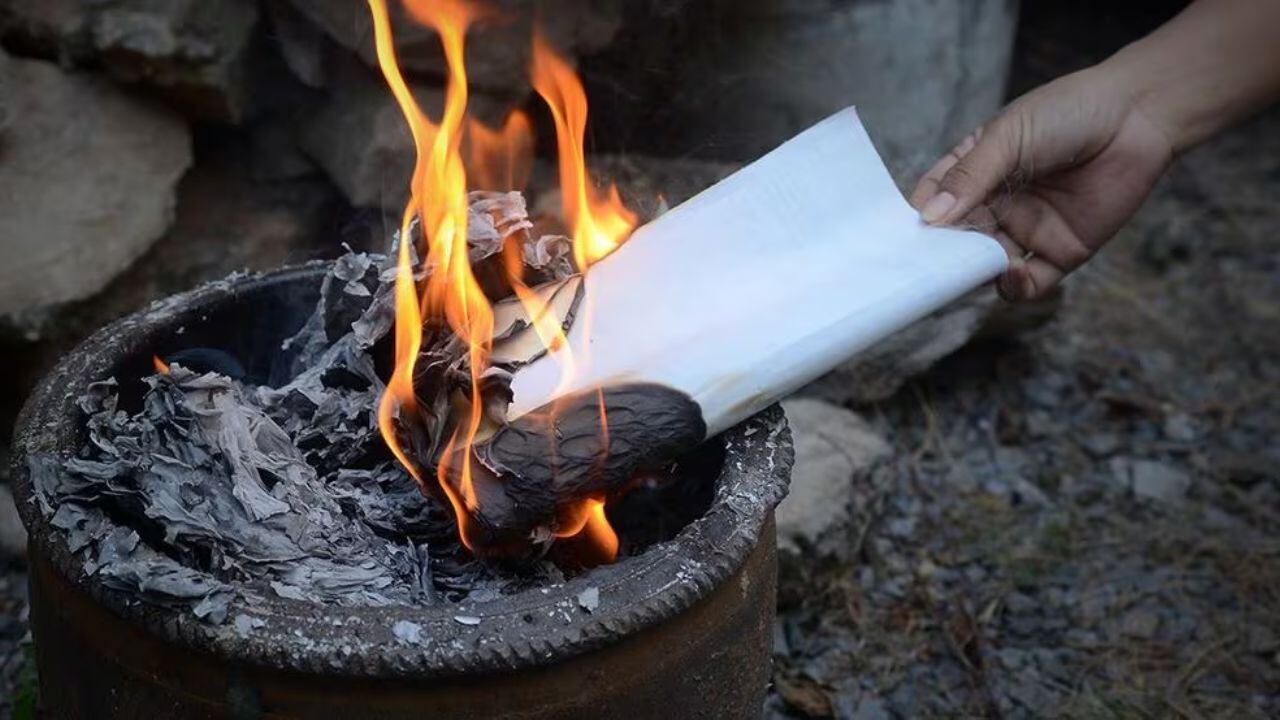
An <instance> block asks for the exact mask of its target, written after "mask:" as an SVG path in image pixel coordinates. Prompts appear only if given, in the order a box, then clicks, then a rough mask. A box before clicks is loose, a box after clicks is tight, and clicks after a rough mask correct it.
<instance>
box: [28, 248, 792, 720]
mask: <svg viewBox="0 0 1280 720" xmlns="http://www.w3.org/2000/svg"><path fill="white" fill-rule="evenodd" d="M323 272H324V268H323V266H310V267H306V268H295V269H291V270H285V271H280V272H277V273H272V274H268V275H265V276H250V277H241V278H238V279H235V280H232V281H224V282H222V283H215V284H214V285H211V286H206V287H204V288H200V289H198V290H195V291H192V292H191V293H187V294H185V295H181V296H176V297H174V298H170V299H168V300H166V301H162V302H161V303H158V304H156V305H154V306H153V307H152V308H150V309H149V310H147V311H144V312H143V313H139V314H138V315H135V316H132V317H130V318H125V319H124V320H121V321H119V322H117V323H115V324H113V325H112V326H109V327H108V328H105V329H104V330H103V331H101V332H99V333H98V334H96V335H95V336H93V337H92V338H90V339H89V340H87V341H86V342H85V343H84V344H83V345H82V346H81V347H80V348H78V349H77V350H76V351H74V352H73V353H71V354H70V355H68V356H67V357H66V358H65V359H64V360H63V361H62V362H61V363H60V364H59V365H58V367H57V368H55V369H54V370H53V372H51V374H50V375H49V377H48V378H46V379H45V380H44V381H43V382H42V383H41V385H40V386H39V387H38V388H37V391H36V392H35V393H34V394H33V395H32V398H31V399H30V401H29V402H28V405H27V407H26V408H25V409H24V411H23V415H22V417H21V418H20V423H19V430H18V432H17V436H16V438H15V443H14V446H15V457H14V462H15V466H14V470H15V472H14V477H15V478H16V483H15V490H16V496H17V499H18V505H19V507H20V510H21V512H22V515H23V519H24V522H25V523H26V525H27V528H28V530H29V532H30V535H31V542H30V552H31V555H32V568H33V571H32V592H33V602H32V611H31V614H32V625H33V631H34V633H35V637H36V648H37V655H38V660H39V665H40V671H41V685H42V694H43V697H44V702H45V704H46V707H47V708H48V710H49V711H50V713H51V716H53V717H71V718H77V717H143V716H159V717H226V716H232V717H258V716H262V715H264V714H266V715H272V716H280V717H289V716H302V717H305V716H314V717H348V716H350V717H356V716H358V717H388V718H391V717H408V716H410V715H412V716H413V717H424V716H434V717H475V718H479V717H513V718H558V717H584V716H594V717H663V718H680V717H690V718H696V717H717V718H722V717H728V718H732V717H753V716H756V715H758V714H759V711H760V706H761V701H762V698H763V695H764V690H765V685H766V682H767V678H768V663H769V648H770V645H771V636H772V635H771V626H772V618H773V613H774V603H773V595H774V586H775V581H776V563H775V558H774V539H773V523H772V516H773V508H774V506H775V505H776V504H777V502H778V501H779V500H780V499H781V497H782V495H783V494H785V492H786V483H787V479H788V477H789V473H790V467H791V462H792V450H791V442H790V435H789V432H788V431H787V429H786V425H785V420H784V418H783V416H782V413H781V410H780V409H779V408H777V407H774V408H771V409H770V410H768V411H766V412H764V413H761V415H759V416H757V417H755V418H752V419H751V420H748V421H747V422H744V423H742V424H741V425H739V426H738V427H736V428H734V429H732V430H730V431H729V432H727V433H725V434H724V435H723V436H722V438H721V439H720V440H721V441H722V442H723V443H724V445H725V454H724V458H725V459H724V462H723V465H722V468H721V472H720V475H719V477H718V479H717V484H716V494H715V499H714V500H713V502H712V505H711V507H710V508H709V509H708V510H707V512H706V513H705V514H704V515H703V516H702V517H701V518H699V519H697V520H695V521H694V522H693V523H691V524H690V525H689V526H687V527H686V528H685V529H684V530H682V531H681V532H680V534H679V535H678V536H677V537H676V538H675V539H674V540H672V541H669V542H666V543H663V544H661V545H658V546H655V547H653V548H650V549H649V550H647V551H645V552H643V553H641V554H640V555H638V556H635V557H631V558H627V559H625V560H623V561H621V562H619V563H617V564H614V565H610V566H606V567H601V568H597V569H595V570H593V571H591V572H589V573H586V574H584V575H582V576H580V577H577V578H574V579H573V580H571V581H568V582H566V583H563V584H559V585H556V586H553V587H548V588H542V589H538V590H532V591H527V592H523V593H519V594H516V595H512V596H508V597H503V598H501V599H499V600H494V601H490V602H484V603H472V602H464V603H459V604H439V605H431V606H421V607H407V606H400V607H384V608H354V609H353V608H332V607H323V606H318V605H314V604H310V603H305V602H297V601H290V600H285V599H280V598H267V599H264V600H263V601H262V602H260V603H256V604H255V605H254V606H252V607H244V608H237V609H233V611H232V615H233V617H235V616H236V614H237V613H241V614H245V615H248V616H249V617H250V618H251V619H252V620H253V621H254V622H253V624H252V627H249V625H248V624H247V623H245V624H242V625H241V627H240V629H237V628H236V623H234V622H229V623H225V624H223V625H212V624H208V623H205V622H202V621H200V620H198V619H197V618H195V617H194V616H193V615H192V614H191V613H190V612H187V611H180V610H177V609H173V608H163V607H155V606H149V605H145V604H142V603H139V602H138V601H137V599H136V598H135V597H133V596H131V595H129V594H127V593H121V592H118V591H114V590H111V589H108V588H106V587H103V586H102V585H101V584H100V583H98V582H96V581H95V578H94V577H93V576H92V575H88V574H86V573H85V569H84V563H83V559H82V558H79V557H77V556H76V555H74V554H72V553H70V552H69V551H68V549H67V547H66V543H65V539H64V538H63V537H62V534H61V532H60V531H58V530H56V529H54V528H51V527H50V526H49V524H48V522H47V519H46V518H45V516H44V515H43V514H42V513H41V511H40V509H39V508H38V507H37V504H36V503H34V502H31V498H32V494H31V487H30V482H29V478H28V477H27V472H26V467H25V457H26V455H27V454H28V453H32V452H36V451H42V452H54V453H63V454H64V455H69V454H71V453H73V452H75V451H76V450H77V449H78V448H79V447H80V445H81V444H82V443H83V427H82V426H83V421H82V419H81V418H80V417H79V415H78V412H77V411H76V410H75V407H74V399H75V397H76V395H77V394H78V393H79V391H80V389H81V388H83V387H84V386H85V385H86V384H87V383H88V382H90V381H93V380H98V379H103V378H106V377H108V376H111V375H116V376H118V377H130V376H137V375H140V374H141V373H142V371H143V369H145V367H146V365H147V363H149V362H150V354H151V352H152V351H153V350H154V349H155V348H156V347H158V346H163V344H164V343H165V341H166V339H171V338H172V337H173V336H174V333H176V332H177V329H178V328H180V327H181V328H184V335H183V337H186V338H193V339H192V340H191V342H197V343H201V344H205V345H210V346H215V347H218V346H222V347H229V349H233V350H241V351H242V352H239V353H238V354H239V356H240V357H244V358H247V359H248V363H247V365H248V367H249V370H250V372H251V373H254V372H257V373H259V375H262V374H264V373H266V372H268V369H267V366H268V365H269V360H268V359H264V358H254V357H253V356H252V349H253V347H255V346H261V345H262V343H263V338H271V339H278V338H281V337H285V336H286V335H287V334H288V332H290V331H291V330H292V328H287V327H279V325H280V322H281V321H280V320H279V317H280V316H281V315H283V314H285V313H282V312H281V311H280V308H281V307H283V306H285V305H291V304H296V305H298V306H300V307H305V306H307V305H308V304H309V303H311V302H313V301H314V296H315V292H314V285H315V283H317V282H318V280H319V278H320V276H321V275H322V273H323ZM265 307H270V308H273V309H274V310H275V312H263V308H265ZM304 315H305V313H302V314H299V315H298V317H299V318H301V317H303V316H304ZM237 343H239V344H242V345H243V347H240V348H237V347H235V345H236V344H237ZM587 595H590V596H592V597H593V601H592V602H583V601H582V598H583V597H586V596H587ZM594 598H598V601H597V600H594ZM459 618H463V619H464V620H462V621H460V620H459ZM400 621H409V622H413V623H415V624H417V625H419V626H420V627H421V637H422V641H421V642H418V643H407V642H404V641H402V640H401V639H398V638H397V637H396V635H395V634H394V633H393V630H392V628H393V627H394V626H395V624H396V623H397V622H400Z"/></svg>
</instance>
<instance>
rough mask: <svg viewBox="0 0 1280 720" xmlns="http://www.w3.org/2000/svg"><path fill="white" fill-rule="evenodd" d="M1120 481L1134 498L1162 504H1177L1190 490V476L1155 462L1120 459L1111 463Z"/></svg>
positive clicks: (1167, 465) (1177, 469)
mask: <svg viewBox="0 0 1280 720" xmlns="http://www.w3.org/2000/svg"><path fill="white" fill-rule="evenodd" d="M1113 468H1114V469H1116V470H1117V471H1118V472H1119V474H1120V479H1121V480H1122V482H1125V483H1126V484H1127V485H1128V486H1129V489H1130V490H1132V491H1133V494H1134V496H1135V497H1138V498H1142V499H1146V500H1155V501H1158V502H1162V503H1177V502H1180V501H1181V500H1182V499H1183V498H1184V497H1186V494H1187V491H1188V490H1189V489H1191V476H1190V475H1188V474H1187V473H1185V472H1183V471H1182V470H1180V469H1179V468H1176V467H1174V466H1172V465H1169V464H1167V463H1164V462H1160V461H1157V460H1139V459H1132V458H1130V459H1120V458H1117V459H1116V461H1113Z"/></svg>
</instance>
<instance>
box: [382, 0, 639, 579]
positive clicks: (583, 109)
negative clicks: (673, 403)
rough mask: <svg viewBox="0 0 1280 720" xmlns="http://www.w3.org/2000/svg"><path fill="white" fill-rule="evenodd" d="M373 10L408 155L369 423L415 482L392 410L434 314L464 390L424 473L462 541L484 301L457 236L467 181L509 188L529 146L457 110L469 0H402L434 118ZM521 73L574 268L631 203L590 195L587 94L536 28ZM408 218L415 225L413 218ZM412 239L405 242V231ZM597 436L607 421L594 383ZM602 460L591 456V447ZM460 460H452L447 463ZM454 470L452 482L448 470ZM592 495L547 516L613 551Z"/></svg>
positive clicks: (518, 265)
mask: <svg viewBox="0 0 1280 720" xmlns="http://www.w3.org/2000/svg"><path fill="white" fill-rule="evenodd" d="M367 2H368V5H369V10H370V13H371V14H372V17H373V26H374V40H375V45H376V49H377V57H378V65H379V67H380V68H381V70H382V74H383V76H384V77H385V79H386V81H387V85H388V86H389V87H390V89H391V92H392V94H393V95H394V96H395V99H396V102H397V104H398V105H399V107H400V110H401V113H402V114H403V115H404V118H405V122H406V123H407V124H408V125H409V129H410V132H411V134H412V136H413V143H414V152H415V155H416V157H415V164H414V170H413V176H412V179H411V180H410V187H409V201H408V204H407V205H406V206H405V209H404V213H403V215H402V217H401V223H400V235H399V237H400V242H399V244H398V248H397V251H396V275H395V298H394V299H395V366H394V370H393V372H392V374H391V377H390V379H389V380H388V382H387V387H386V391H385V392H384V393H383V395H382V397H381V399H380V400H379V404H378V427H379V430H380V432H381V434H382V437H383V440H384V441H385V442H386V444H387V446H388V447H389V448H390V449H391V451H392V454H393V455H394V456H395V458H396V460H397V461H399V462H400V464H401V465H403V466H404V467H405V469H406V470H407V471H408V472H409V473H410V475H412V476H413V478H414V479H415V480H416V481H417V482H418V483H419V484H420V485H423V487H424V488H425V479H424V477H423V472H422V469H421V468H420V467H419V466H418V464H417V461H416V460H415V459H414V458H412V457H410V454H409V453H408V452H407V451H406V449H405V447H404V446H403V444H402V443H401V441H400V438H399V437H398V432H397V423H396V419H397V417H398V416H400V415H402V414H404V415H409V416H412V415H414V414H416V413H418V412H419V407H418V400H417V395H416V392H415V390H414V387H413V378H414V366H415V363H416V362H417V358H418V353H419V351H420V350H421V347H422V342H423V337H422V335H423V324H424V322H427V323H430V322H431V321H433V320H434V321H439V320H443V321H444V323H445V324H447V325H448V327H449V329H450V330H452V331H453V333H454V335H455V336H456V337H457V338H459V339H460V340H461V341H462V342H464V343H465V344H466V347H467V359H468V368H469V370H470V374H471V391H470V398H469V400H470V402H469V403H468V407H467V409H466V412H465V413H464V414H465V416H466V417H465V418H464V419H463V422H461V423H459V426H458V427H457V428H456V429H455V430H454V433H453V435H452V436H451V437H450V438H449V440H448V442H447V444H446V445H445V448H444V452H443V453H442V455H441V460H440V463H439V466H438V467H437V472H436V481H437V482H438V483H439V485H440V487H441V489H442V490H443V491H444V494H445V495H446V497H447V498H448V500H449V502H450V504H451V505H452V507H453V510H454V514H455V517H456V518H457V519H458V528H459V534H460V536H461V538H462V541H463V543H464V544H465V545H466V546H467V547H468V548H473V547H474V546H473V542H472V533H473V532H474V529H473V528H472V527H471V523H472V520H471V517H472V515H471V513H472V512H473V511H475V509H476V508H477V502H478V498H477V496H476V493H475V489H474V486H473V482H472V470H471V463H472V452H471V447H472V446H473V445H474V443H475V439H476V435H477V433H478V431H479V428H480V425H481V421H482V418H483V414H484V403H483V402H482V399H481V395H480V378H481V376H482V375H483V373H484V371H485V369H486V368H487V367H488V361H489V354H490V350H491V348H492V335H493V309H492V307H491V306H490V304H489V301H488V299H487V298H486V297H485V295H484V293H483V292H482V290H481V289H480V285H479V283H478V282H477V280H476V277H475V275H474V274H473V272H472V268H471V264H470V258H469V253H468V247H467V220H468V200H467V190H468V188H471V189H490V190H507V189H518V188H519V187H521V186H522V185H523V184H524V182H525V181H526V180H527V177H528V174H529V170H530V166H531V161H532V151H533V131H532V128H531V126H530V123H529V119H528V117H526V116H525V115H524V114H523V113H521V112H519V111H515V112H512V113H511V114H510V115H508V116H507V119H506V121H505V123H504V124H503V126H502V127H501V128H500V129H497V130H495V129H491V128H488V127H486V126H484V125H482V124H481V123H479V122H477V121H476V120H474V119H472V118H469V117H468V116H467V115H466V107H467V94H468V89H467V74H466V68H465V65H464V61H463V57H464V49H465V38H466V33H467V29H468V28H469V27H470V26H471V24H472V23H474V22H475V21H477V20H479V19H481V18H482V15H483V13H482V11H481V10H480V9H479V6H477V5H475V4H473V3H469V2H466V0H404V3H405V8H406V10H407V11H408V13H409V15H410V16H412V17H413V18H414V19H415V20H417V21H418V22H420V23H422V24H424V25H426V26H428V27H431V28H433V29H434V30H435V31H436V33H437V34H438V35H439V37H440V42H441V45H442V46H443V48H444V54H445V59H446V62H447V66H448V85H447V87H446V91H445V104H444V110H443V113H442V115H441V119H440V122H439V124H435V123H433V122H432V121H431V120H430V119H428V118H427V116H426V115H425V114H424V113H423V111H422V109H421V107H420V106H419V105H418V104H417V101H416V100H415V99H414V97H413V95H412V93H411V92H410V90H409V88H408V85H407V84H406V82H405V80H404V77H403V75H402V74H401V71H400V67H399V63H398V61H397V59H396V56H395V51H394V44H393V42H392V35H391V23H390V20H389V17H388V13H387V7H386V0H367ZM532 77H533V84H534V87H535V89H537V90H538V92H539V94H541V95H542V97H543V98H544V99H545V100H546V101H547V104H548V105H549V106H550V107H551V112H552V116H553V118H554V120H555V124H556V138H557V143H558V145H559V156H560V179H561V185H562V192H561V194H562V196H563V198H564V208H565V218H566V220H567V221H568V222H569V224H570V226H571V228H572V232H573V241H574V242H573V245H574V257H575V260H577V262H578V267H579V268H581V269H585V268H586V267H588V266H589V265H590V264H591V263H594V262H595V261H597V260H599V259H600V258H602V257H604V256H605V255H607V254H608V253H609V252H611V251H612V250H613V249H614V248H615V247H617V246H618V244H620V243H621V242H622V241H623V240H624V239H625V238H626V236H627V235H628V234H629V233H630V232H631V230H632V229H633V228H634V227H635V215H634V214H633V213H631V212H630V211H629V210H627V208H626V207H625V206H623V205H622V203H621V201H620V199H619V198H618V193H617V189H616V188H610V190H609V192H608V193H607V195H600V194H599V193H598V192H597V190H596V188H594V187H593V186H591V185H589V182H588V177H587V173H586V168H585V160H584V154H583V147H582V139H583V134H584V132H585V128H586V114H587V104H586V95H585V93H584V91H583V89H582V84H581V82H579V81H578V78H577V77H576V75H574V73H573V71H572V70H571V69H570V68H569V66H568V64H567V63H566V62H565V61H564V60H563V59H561V58H560V57H559V56H558V55H556V54H555V52H554V51H553V50H551V49H550V48H549V47H548V46H547V45H546V43H545V42H543V40H542V38H541V36H540V35H536V34H535V37H534V61H533V68H532ZM415 222H416V225H415ZM415 228H416V230H417V232H418V235H419V237H421V243H420V246H419V247H416V248H415V247H414V246H413V245H412V244H411V243H413V238H414V234H413V231H414V230H415ZM520 252H521V250H520V247H519V246H518V245H516V244H512V245H509V246H508V247H506V248H504V252H503V256H502V265H503V267H504V269H505V271H506V273H507V275H508V280H509V281H510V285H511V287H512V288H513V290H514V292H515V294H516V296H517V297H518V298H519V300H520V302H521V303H523V305H524V307H525V310H526V312H527V314H528V317H529V318H530V319H531V322H532V325H533V327H534V329H535V331H536V332H537V334H538V337H539V339H541V341H542V343H543V344H544V346H545V347H547V348H548V349H549V351H550V352H559V353H561V354H562V357H561V358H560V360H561V365H562V367H563V368H564V373H563V375H562V382H565V381H568V380H569V379H571V377H572V373H573V367H574V365H573V358H572V357H570V354H569V352H568V343H567V340H566V338H565V334H564V329H563V328H562V327H561V324H560V319H559V318H558V317H557V316H556V314H555V313H554V312H551V311H550V307H549V302H548V301H544V300H543V299H541V298H540V297H539V296H538V295H537V293H535V292H534V291H533V290H532V289H530V288H529V287H528V285H527V284H525V282H524V281H523V278H522V271H523V264H522V262H521V258H520ZM416 258H422V259H423V265H424V266H425V268H426V269H427V271H428V272H427V276H426V279H425V282H420V281H419V280H418V279H417V278H416V277H415V274H414V267H415V259H416ZM600 411H601V437H602V441H603V445H602V447H604V448H606V451H607V448H608V428H607V425H606V422H605V418H604V400H603V394H601V395H600ZM602 460H603V458H602ZM454 463H460V464H461V467H460V468H453V467H451V465H452V464H454ZM451 476H452V477H457V478H458V482H457V485H456V487H455V485H454V483H453V482H450V477H451ZM604 508H605V502H604V499H603V498H589V499H586V500H583V501H581V502H580V503H578V504H576V505H575V506H574V507H572V508H568V509H566V510H565V511H564V512H562V513H561V516H560V517H559V518H557V520H558V522H557V526H558V527H557V530H556V531H555V534H556V535H557V536H559V537H581V538H582V539H583V540H584V541H585V542H586V543H588V544H589V546H590V547H591V548H592V550H593V552H594V554H595V555H597V556H599V557H600V558H602V560H601V561H602V562H611V561H612V560H613V559H614V558H615V557H616V555H617V548H618V538H617V535H616V534H615V533H614V531H613V528H612V527H610V525H609V522H608V520H607V518H606V517H605V512H604Z"/></svg>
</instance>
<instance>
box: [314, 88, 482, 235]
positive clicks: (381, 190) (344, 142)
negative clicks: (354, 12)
mask: <svg viewBox="0 0 1280 720" xmlns="http://www.w3.org/2000/svg"><path fill="white" fill-rule="evenodd" d="M334 70H335V72H333V74H332V77H330V78H329V85H330V92H329V95H328V98H327V99H326V100H325V102H324V104H323V105H321V107H320V108H319V109H318V110H317V111H316V112H314V113H312V114H310V115H309V116H307V117H306V118H305V119H304V120H303V121H302V128H301V140H302V148H303V150H305V151H306V152H307V154H309V155H310V156H311V157H312V158H313V159H314V160H315V161H316V163H317V164H319V165H320V167H322V168H323V169H324V171H325V172H326V173H327V174H328V175H329V177H330V178H331V179H332V180H333V181H334V183H335V184H337V186H338V187H339V188H340V189H341V190H342V192H343V194H344V195H346V197H347V200H348V201H350V202H351V204H352V205H356V206H358V207H381V208H382V209H384V210H387V211H391V212H398V211H399V210H401V209H402V208H403V207H404V203H405V200H406V198H407V197H408V195H407V189H408V186H409V178H410V176H411V175H412V174H413V164H414V160H415V152H414V147H413V136H412V135H410V134H409V127H408V125H406V123H405V119H404V115H402V114H401V112H400V107H399V106H398V105H397V104H396V100H395V97H394V96H392V94H391V91H390V90H389V89H388V88H387V84H386V83H385V82H384V81H383V80H382V78H381V77H379V76H378V75H377V74H376V72H375V71H373V70H370V69H368V68H366V67H364V66H363V65H360V64H358V63H347V64H342V65H340V66H339V67H336V68H335V69H334ZM414 95H415V97H416V98H417V100H418V103H419V105H421V107H422V109H423V111H425V112H426V113H427V115H428V116H429V117H431V118H432V119H433V120H439V119H440V114H441V110H442V109H443V107H444V91H443V90H441V89H439V88H435V87H431V86H426V85H415V86H414ZM505 108H506V104H504V103H502V102H500V101H497V100H494V99H492V98H489V97H486V96H485V95H483V94H481V93H476V92H472V93H471V94H470V96H469V98H468V105H467V110H468V113H469V114H471V115H473V116H475V117H477V118H479V119H480V120H482V121H484V122H487V123H489V124H490V125H497V124H499V123H500V122H501V119H502V117H503V115H504V110H505Z"/></svg>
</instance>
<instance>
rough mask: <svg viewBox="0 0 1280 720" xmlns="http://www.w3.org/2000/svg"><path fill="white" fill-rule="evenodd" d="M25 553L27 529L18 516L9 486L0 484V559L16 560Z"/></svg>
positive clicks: (20, 558) (23, 556)
mask: <svg viewBox="0 0 1280 720" xmlns="http://www.w3.org/2000/svg"><path fill="white" fill-rule="evenodd" d="M26 555H27V529H26V528H25V527H23V525H22V518H20V517H18V508H17V507H15V506H14V501H13V493H12V492H10V490H9V486H8V485H0V560H3V561H17V560H22V559H24V558H25V557H26Z"/></svg>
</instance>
